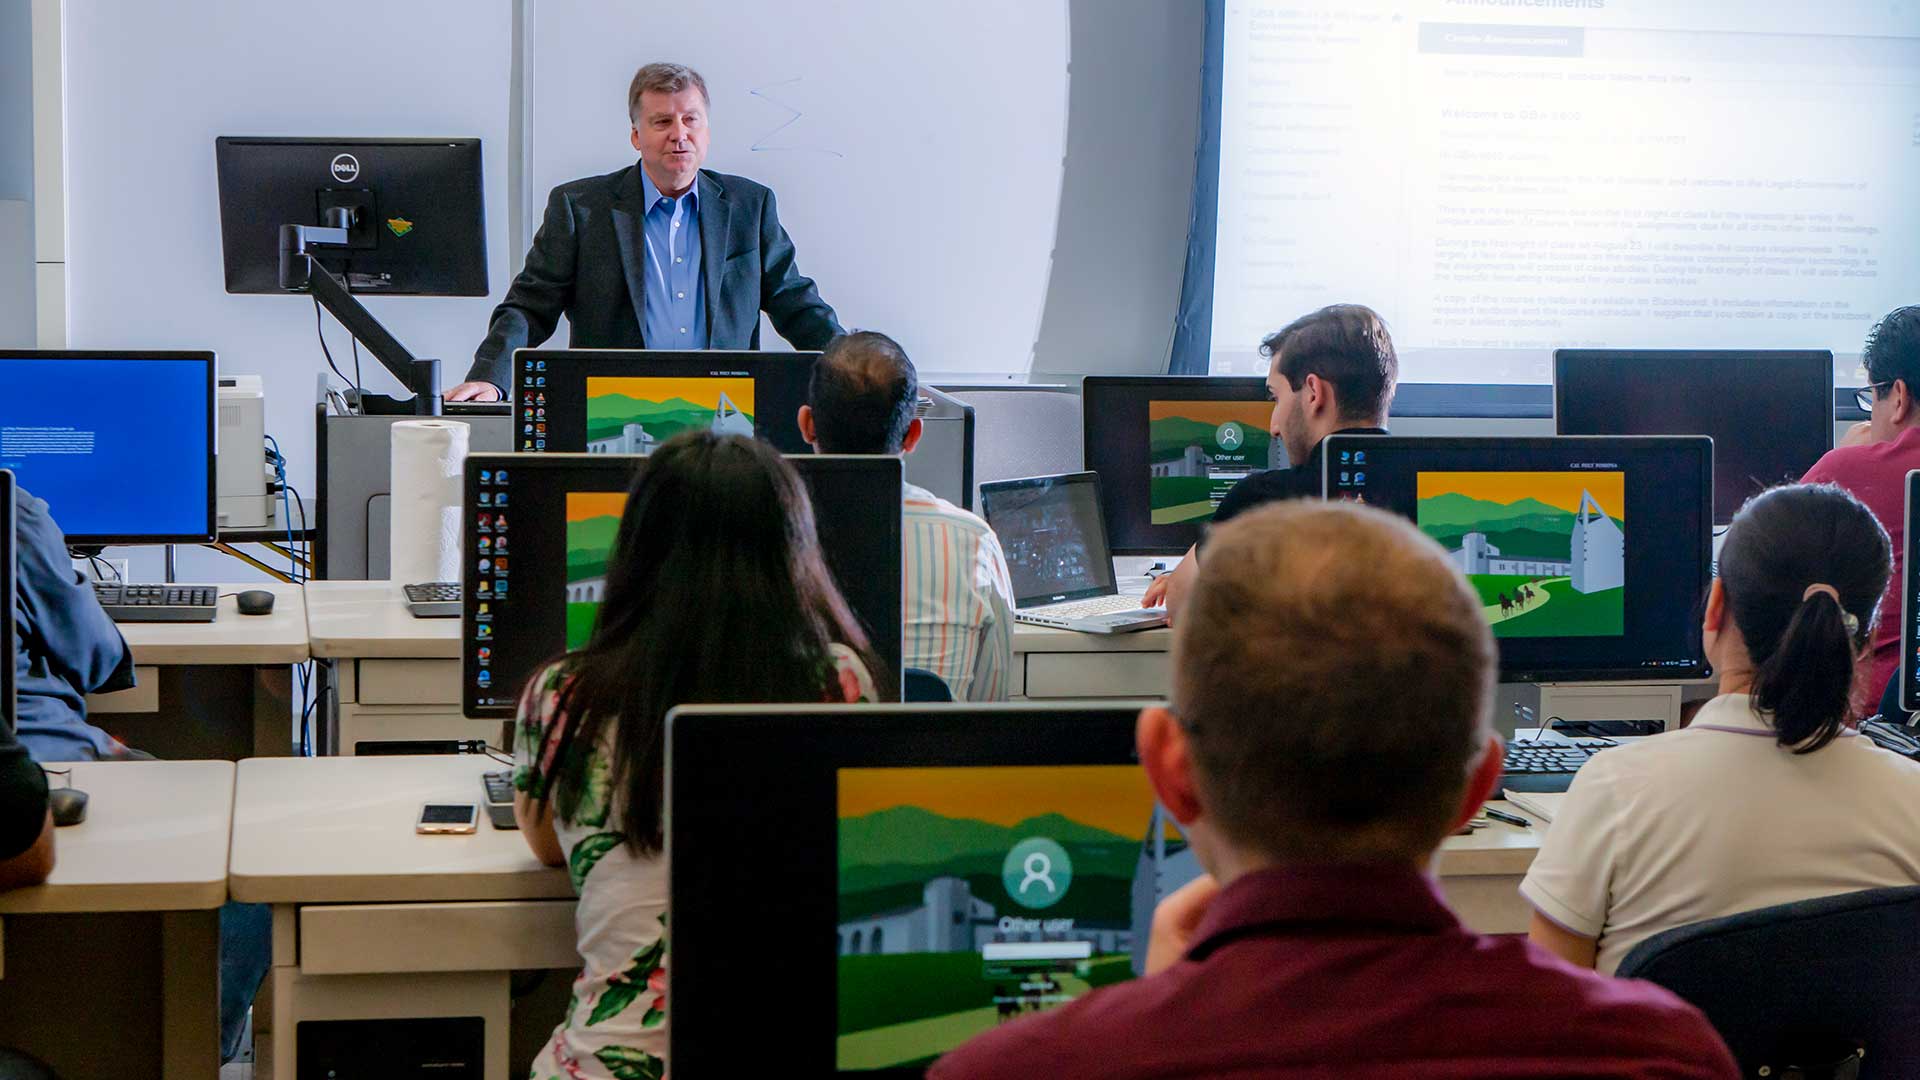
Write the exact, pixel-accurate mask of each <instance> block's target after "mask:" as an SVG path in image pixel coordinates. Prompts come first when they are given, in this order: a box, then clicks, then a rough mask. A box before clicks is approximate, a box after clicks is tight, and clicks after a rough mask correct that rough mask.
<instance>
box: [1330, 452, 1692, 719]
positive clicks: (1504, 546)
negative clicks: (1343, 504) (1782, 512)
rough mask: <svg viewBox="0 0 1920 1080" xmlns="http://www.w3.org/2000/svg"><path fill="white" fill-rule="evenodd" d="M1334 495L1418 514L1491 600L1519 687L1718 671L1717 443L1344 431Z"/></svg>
mask: <svg viewBox="0 0 1920 1080" xmlns="http://www.w3.org/2000/svg"><path fill="white" fill-rule="evenodd" d="M1323 457H1324V461H1323V462H1322V466H1321V467H1322V469H1323V470H1324V474H1325V485H1326V486H1325V490H1326V493H1327V494H1328V496H1329V497H1332V498H1342V499H1352V500H1354V501H1358V502H1365V503H1370V504H1372V505H1374V506H1378V507H1380V508H1382V509H1385V510H1390V511H1392V512H1394V513H1396V514H1399V515H1401V516H1403V517H1406V518H1408V519H1409V520H1411V521H1412V522H1413V523H1414V524H1415V525H1416V526H1418V527H1419V529H1420V531H1421V532H1423V533H1425V534H1426V535H1428V536H1429V537H1432V538H1433V539H1434V540H1435V541H1437V542H1438V543H1439V544H1440V546H1441V547H1443V548H1445V549H1446V551H1447V554H1448V557H1449V558H1450V559H1452V561H1453V562H1454V564H1455V565H1456V566H1458V567H1459V568H1460V569H1461V571H1462V572H1463V573H1465V574H1466V577H1467V582H1468V584H1470V585H1471V586H1472V587H1473V588H1474V589H1475V590H1477V591H1478V593H1479V595H1480V602H1481V604H1482V605H1483V607H1484V610H1485V612H1486V616H1487V619H1488V621H1489V622H1491V623H1492V624H1493V635H1494V637H1495V639H1497V640H1498V642H1499V645H1500V674H1501V677H1502V679H1503V680H1504V681H1508V682H1599V681H1609V680H1649V681H1661V682H1670V681H1675V680H1681V679H1698V678H1705V677H1706V676H1707V675H1708V674H1710V672H1709V669H1708V666H1707V661H1706V656H1705V654H1704V653H1703V652H1702V651H1701V644H1700V618H1699V611H1700V604H1701V602H1702V598H1703V597H1704V596H1705V595H1706V591H1707V586H1708V584H1709V583H1710V569H1709V566H1710V564H1709V550H1710V546H1711V544H1712V540H1713V514H1712V505H1713V440H1711V439H1708V438H1704V437H1698V436H1691V437H1682V436H1674V437H1651V436H1619V437H1602V436H1594V437H1584V438H1582V437H1566V438H1551V437H1534V438H1443V437H1430V438H1423V437H1406V436H1393V435H1330V436H1328V437H1327V441H1326V449H1325V451H1324V455H1323Z"/></svg>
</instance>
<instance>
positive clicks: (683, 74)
mask: <svg viewBox="0 0 1920 1080" xmlns="http://www.w3.org/2000/svg"><path fill="white" fill-rule="evenodd" d="M689 86H691V87H693V88H694V89H695V90H698V91H700V100H701V101H704V102H706V103H707V105H708V107H709V108H711V107H712V105H713V99H712V98H710V97H708V96H707V80H705V79H703V78H701V77H700V73H699V72H697V71H695V70H693V69H692V68H690V67H688V66H687V65H685V64H648V65H647V66H645V67H643V68H641V69H640V70H639V71H636V72H634V73H633V82H632V83H631V84H630V85H629V86H628V87H627V119H629V120H638V119H639V117H638V115H637V114H638V113H639V111H640V95H641V94H644V93H646V92H647V91H649V90H651V91H653V92H654V93H656V94H677V93H679V92H680V91H682V90H685V89H686V88H687V87H689Z"/></svg>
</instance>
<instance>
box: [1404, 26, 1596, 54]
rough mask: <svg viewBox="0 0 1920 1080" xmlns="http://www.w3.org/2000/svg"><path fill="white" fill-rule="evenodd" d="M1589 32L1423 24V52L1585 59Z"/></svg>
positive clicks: (1571, 28) (1569, 28) (1572, 28)
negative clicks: (1576, 57) (1578, 57)
mask: <svg viewBox="0 0 1920 1080" xmlns="http://www.w3.org/2000/svg"><path fill="white" fill-rule="evenodd" d="M1586 47H1587V32H1586V30H1585V29H1583V28H1581V27H1578V26H1489V25H1487V24H1486V23H1421V24H1420V51H1421V52H1423V53H1452V54H1456V55H1474V56H1584V55H1585V54H1586Z"/></svg>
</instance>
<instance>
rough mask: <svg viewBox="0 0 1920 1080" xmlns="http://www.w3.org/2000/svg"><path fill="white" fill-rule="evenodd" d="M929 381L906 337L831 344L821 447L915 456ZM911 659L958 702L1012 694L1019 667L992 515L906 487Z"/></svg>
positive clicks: (853, 337)
mask: <svg viewBox="0 0 1920 1080" xmlns="http://www.w3.org/2000/svg"><path fill="white" fill-rule="evenodd" d="M919 396H920V379H919V376H918V375H917V374H916V373H915V372H914V369H913V361H911V360H909V359H907V353H906V350H904V349H902V348H901V347H900V343H899V342H897V341H894V340H893V339H892V338H890V337H888V336H887V335H885V334H880V333H875V332H873V331H871V330H864V331H860V332H858V333H853V334H842V335H840V336H839V337H836V338H834V339H833V340H832V341H830V342H828V343H827V348H826V351H825V352H823V353H822V354H821V356H820V361H819V363H818V364H816V365H815V366H814V369H813V379H812V381H811V383H810V384H809V385H808V387H807V404H805V405H802V406H800V434H801V435H802V436H804V437H805V438H806V440H807V442H808V443H809V444H811V445H812V446H813V449H814V451H815V452H816V453H821V454H910V453H912V452H913V448H914V446H915V445H917V444H918V443H919V442H920V427H921V425H920V418H919V417H918V416H917V415H915V403H916V402H917V401H918V399H919ZM903 495H904V498H905V502H904V505H903V507H902V517H901V537H902V542H903V544H904V548H905V550H904V551H902V553H901V556H902V557H901V569H902V572H903V576H904V579H905V580H904V589H903V591H902V600H903V605H902V606H903V607H904V609H905V613H906V638H905V641H904V642H903V645H904V649H903V652H902V659H901V663H902V664H903V665H904V666H906V667H909V668H922V669H924V670H927V671H931V672H933V673H934V674H935V675H937V676H939V677H940V679H941V681H943V682H945V683H946V684H947V686H948V688H949V689H951V690H952V691H953V698H954V700H955V701H1004V700H1006V697H1007V679H1008V673H1009V672H1010V671H1011V669H1012V667H1013V584H1012V582H1011V580H1010V579H1009V578H1008V576H1007V557H1006V555H1005V554H1004V553H1003V552H1002V551H1001V550H1000V539H999V538H998V537H996V536H995V535H994V534H993V530H992V529H989V528H988V527H987V523H986V522H984V521H982V520H980V518H979V517H978V516H976V515H974V514H970V513H968V512H967V511H965V510H962V509H961V508H959V507H957V506H955V505H953V504H952V503H950V502H948V501H946V500H945V499H942V498H940V497H939V496H937V495H935V494H934V493H933V492H931V491H927V490H926V489H924V488H920V487H915V486H914V485H912V484H907V485H905V491H904V492H903Z"/></svg>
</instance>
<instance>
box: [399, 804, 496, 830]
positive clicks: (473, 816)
mask: <svg viewBox="0 0 1920 1080" xmlns="http://www.w3.org/2000/svg"><path fill="white" fill-rule="evenodd" d="M479 826H480V805H479V804H478V803H428V804H426V805H425V806H422V807H421V808H420V820H419V821H418V822H416V823H415V824H414V826H413V831H414V832H417V833H470V832H473V831H475V830H476V829H478V828H479Z"/></svg>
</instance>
